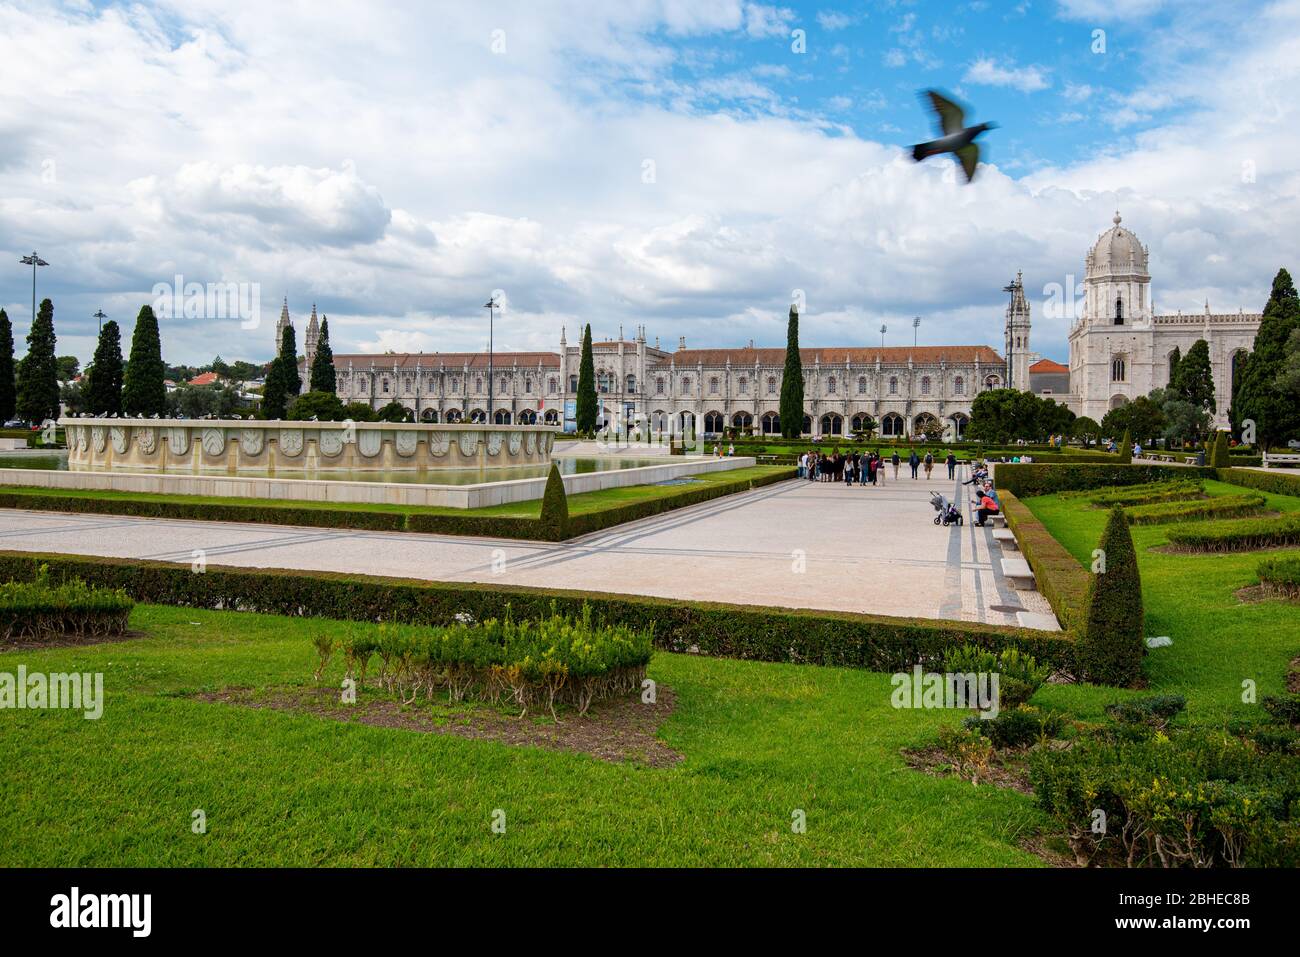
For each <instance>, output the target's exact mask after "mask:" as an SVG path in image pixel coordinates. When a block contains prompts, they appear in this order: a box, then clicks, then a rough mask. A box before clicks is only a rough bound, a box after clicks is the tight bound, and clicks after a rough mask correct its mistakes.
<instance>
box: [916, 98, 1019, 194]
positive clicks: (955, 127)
mask: <svg viewBox="0 0 1300 957" xmlns="http://www.w3.org/2000/svg"><path fill="white" fill-rule="evenodd" d="M921 97H922V100H923V101H924V100H928V101H929V103H930V107H931V109H933V110H934V112H935V115H936V116H937V117H938V118H939V130H940V132H941V133H943V135H942V136H941V137H939V139H937V140H931V141H930V142H928V143H917V144H916V145H915V146H913V147H912V159H914V160H916V161H917V162H918V163H919V162H921V160H923V159H925V158H926V157H927V156H937V155H939V154H940V153H951V154H952V155H953V157H954V158H955V159H956V160H957V162H958V163H960V164H961V168H962V170H963V171H964V172H965V173H966V182H968V183H969V182H970V181H971V180H973V179H974V178H975V168H976V167H977V166H979V162H980V148H979V147H978V146H976V145H975V137H977V136H979V135H980V134H981V133H983V132H984V131H985V130H995V129H997V128H998V125H997V124H996V123H981V124H979V125H978V126H967V125H966V116H965V113H964V111H963V110H962V108H961V107H960V106H958V105H957V104H956V103H954V102H953V101H952V100H950V99H948V98H947V97H946V96H944V95H943V94H941V93H939V91H937V90H926V91H924V93H922V94H921Z"/></svg>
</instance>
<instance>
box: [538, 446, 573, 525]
mask: <svg viewBox="0 0 1300 957" xmlns="http://www.w3.org/2000/svg"><path fill="white" fill-rule="evenodd" d="M540 520H541V523H542V538H543V539H544V540H545V541H548V542H560V541H563V540H564V539H566V538H568V537H569V497H568V495H567V494H566V493H565V491H564V480H563V479H561V478H560V467H559V466H558V465H556V464H555V463H554V462H552V463H551V474H550V475H548V476H547V477H546V491H545V492H543V493H542V514H541V519H540Z"/></svg>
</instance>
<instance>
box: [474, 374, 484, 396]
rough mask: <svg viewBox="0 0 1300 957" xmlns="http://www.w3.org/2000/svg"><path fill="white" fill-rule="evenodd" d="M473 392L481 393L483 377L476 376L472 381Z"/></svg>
mask: <svg viewBox="0 0 1300 957" xmlns="http://www.w3.org/2000/svg"><path fill="white" fill-rule="evenodd" d="M474 391H475V392H476V393H479V392H482V391H483V377H482V376H478V377H476V378H475V379H474Z"/></svg>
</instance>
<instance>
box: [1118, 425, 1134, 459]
mask: <svg viewBox="0 0 1300 957" xmlns="http://www.w3.org/2000/svg"><path fill="white" fill-rule="evenodd" d="M1119 461H1120V464H1121V465H1128V464H1129V463H1130V462H1132V461H1133V437H1132V436H1130V435H1129V432H1128V429H1125V430H1124V438H1122V439H1120V443H1119Z"/></svg>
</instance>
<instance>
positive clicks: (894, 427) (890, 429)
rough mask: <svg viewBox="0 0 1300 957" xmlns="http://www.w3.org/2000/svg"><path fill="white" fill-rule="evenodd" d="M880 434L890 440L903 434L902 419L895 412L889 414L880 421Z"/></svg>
mask: <svg viewBox="0 0 1300 957" xmlns="http://www.w3.org/2000/svg"><path fill="white" fill-rule="evenodd" d="M880 434H881V435H883V436H885V437H887V438H892V437H896V436H900V435H902V434H903V417H902V416H901V415H899V414H898V413H897V412H890V413H889V414H888V415H886V416H885V417H884V418H883V419H881V420H880Z"/></svg>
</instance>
